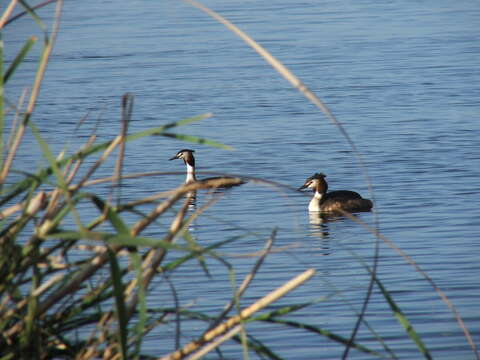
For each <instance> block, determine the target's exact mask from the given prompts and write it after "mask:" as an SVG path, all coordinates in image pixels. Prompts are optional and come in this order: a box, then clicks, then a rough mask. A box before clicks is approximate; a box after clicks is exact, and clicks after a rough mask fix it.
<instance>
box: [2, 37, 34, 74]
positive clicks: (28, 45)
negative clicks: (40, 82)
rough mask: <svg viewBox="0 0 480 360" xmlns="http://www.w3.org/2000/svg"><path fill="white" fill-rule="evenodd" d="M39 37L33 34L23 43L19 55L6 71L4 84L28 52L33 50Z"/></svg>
mask: <svg viewBox="0 0 480 360" xmlns="http://www.w3.org/2000/svg"><path fill="white" fill-rule="evenodd" d="M37 40H38V39H37V37H36V36H31V37H30V39H28V40H27V41H26V42H25V44H24V45H23V47H22V49H21V50H20V51H19V52H18V54H17V56H16V57H15V59H13V61H12V63H11V64H10V66H9V67H8V69H7V71H6V72H5V75H4V76H3V84H6V83H7V82H8V80H9V79H10V77H11V76H12V75H13V73H14V72H15V70H16V69H17V68H18V67H19V66H20V64H21V63H22V62H23V60H24V59H25V56H27V54H28V52H29V51H30V50H31V48H32V47H33V45H35V43H36V42H37Z"/></svg>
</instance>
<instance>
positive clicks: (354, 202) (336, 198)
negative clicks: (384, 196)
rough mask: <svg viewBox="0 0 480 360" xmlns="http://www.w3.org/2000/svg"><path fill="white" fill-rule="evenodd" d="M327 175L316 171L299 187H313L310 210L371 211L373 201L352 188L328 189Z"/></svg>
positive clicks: (328, 211) (334, 211)
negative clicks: (329, 190) (351, 189)
mask: <svg viewBox="0 0 480 360" xmlns="http://www.w3.org/2000/svg"><path fill="white" fill-rule="evenodd" d="M325 177H326V175H325V174H322V173H316V174H313V175H312V176H310V177H309V178H308V179H307V180H305V183H304V184H303V185H302V186H301V187H300V188H299V189H298V190H302V189H313V191H314V193H313V198H312V200H310V203H309V204H308V211H312V212H322V213H341V212H342V211H347V212H351V213H353V212H360V211H370V210H371V209H372V207H373V203H372V202H371V201H370V200H368V199H364V198H362V196H361V195H360V194H359V193H356V192H355V191H350V190H336V191H331V192H327V191H328V184H327V181H326V180H325Z"/></svg>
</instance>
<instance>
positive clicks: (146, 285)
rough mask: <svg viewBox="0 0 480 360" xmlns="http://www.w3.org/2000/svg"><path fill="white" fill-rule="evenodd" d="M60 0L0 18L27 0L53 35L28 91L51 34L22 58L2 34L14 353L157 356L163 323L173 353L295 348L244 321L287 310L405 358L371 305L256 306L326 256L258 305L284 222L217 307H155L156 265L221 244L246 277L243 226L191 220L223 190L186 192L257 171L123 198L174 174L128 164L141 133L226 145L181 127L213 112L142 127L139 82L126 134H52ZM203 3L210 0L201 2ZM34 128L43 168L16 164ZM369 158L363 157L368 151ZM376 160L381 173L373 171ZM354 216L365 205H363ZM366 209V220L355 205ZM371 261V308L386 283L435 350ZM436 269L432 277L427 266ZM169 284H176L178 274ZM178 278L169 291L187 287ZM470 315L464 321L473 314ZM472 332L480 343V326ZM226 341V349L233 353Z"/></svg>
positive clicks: (164, 267) (8, 299)
mask: <svg viewBox="0 0 480 360" xmlns="http://www.w3.org/2000/svg"><path fill="white" fill-rule="evenodd" d="M47 4H49V5H51V6H52V11H54V12H55V14H56V15H55V21H54V23H53V25H52V30H48V29H47V26H46V25H45V24H44V23H43V21H42V19H41V18H40V17H38V15H37V14H36V12H35V10H34V9H33V8H32V7H30V6H28V5H27V4H26V3H25V2H24V1H19V2H18V4H17V2H16V1H11V2H10V3H9V6H7V8H6V9H5V10H3V11H4V13H3V14H1V20H0V30H2V29H3V28H4V27H5V26H15V19H16V17H12V14H13V11H14V9H16V8H19V7H20V5H21V6H23V10H24V11H25V15H24V16H30V17H32V19H34V21H36V23H37V24H38V26H39V28H40V29H42V30H43V31H44V34H45V36H44V39H43V44H40V45H41V48H42V50H41V55H40V58H39V60H38V70H37V73H36V74H35V80H34V83H33V84H32V86H31V89H30V91H29V92H28V93H27V92H25V93H24V94H23V95H22V96H21V98H20V99H18V100H15V101H13V100H12V99H8V97H7V96H5V94H6V93H5V91H4V89H5V85H6V84H7V83H9V82H11V81H14V79H15V74H16V72H17V70H18V69H19V68H21V66H22V64H23V63H24V61H25V59H26V57H27V56H28V54H29V53H30V51H31V49H32V48H33V47H34V46H40V45H39V44H38V39H37V38H36V37H34V36H32V37H31V38H29V39H26V41H25V44H24V46H23V47H22V48H21V50H20V51H19V53H18V54H15V56H11V55H10V54H9V56H8V58H9V59H12V60H11V61H10V62H9V64H8V66H7V64H6V61H5V57H6V56H4V53H3V52H4V47H3V42H2V43H1V46H0V74H1V75H2V76H1V84H0V86H1V89H0V90H1V91H0V135H1V140H0V141H1V149H0V150H1V151H0V153H1V158H0V169H1V173H0V187H1V188H0V190H1V196H0V222H1V227H0V333H1V336H0V359H18V358H29V357H35V358H40V359H49V358H62V357H64V358H76V359H89V358H105V359H110V358H112V359H117V358H119V359H120V358H121V359H130V358H148V356H147V355H146V354H145V352H144V351H143V347H142V344H143V343H144V339H145V336H146V335H147V334H149V333H150V332H152V331H153V329H155V328H158V327H162V326H169V327H172V326H173V327H175V328H176V329H177V331H175V332H174V335H172V336H173V337H174V339H173V340H172V341H173V342H174V343H175V348H176V349H177V350H176V351H175V352H173V353H170V354H166V351H161V352H162V353H165V357H164V358H165V359H181V358H184V357H186V356H190V355H192V354H193V355H192V356H193V357H192V358H198V357H201V356H203V355H205V354H206V353H208V352H210V351H214V350H215V349H217V351H218V349H219V348H220V346H221V344H222V343H223V342H224V341H227V340H229V339H233V340H234V341H236V342H237V343H238V344H240V345H239V346H241V349H242V351H243V352H244V354H245V356H247V353H248V352H253V353H256V354H258V355H259V356H261V357H264V358H271V359H278V358H281V354H276V353H274V352H273V351H272V350H271V349H270V348H269V344H263V343H262V342H260V341H259V340H258V339H256V338H255V337H252V336H251V334H249V333H248V332H247V331H246V329H245V326H244V325H245V324H246V323H247V322H252V321H257V322H268V323H275V324H277V325H278V326H282V327H284V328H294V329H297V330H298V329H301V330H302V331H305V332H309V333H315V334H318V336H321V337H325V338H328V339H330V340H331V341H333V342H336V343H337V344H338V346H341V347H344V348H345V352H344V357H347V356H348V352H349V349H350V348H354V349H356V350H357V351H361V352H364V353H367V354H369V355H370V356H372V357H389V358H395V352H394V350H393V349H390V348H389V347H388V346H387V345H386V344H385V342H384V341H383V340H382V338H381V334H380V335H377V334H375V337H377V339H378V342H379V344H381V347H382V348H383V350H384V352H383V353H381V354H380V353H378V352H377V351H375V350H372V349H370V348H369V347H367V346H363V345H362V344H360V343H358V342H357V341H356V332H357V330H358V327H359V326H360V324H366V322H365V319H364V312H362V313H360V314H358V317H357V325H356V327H355V329H353V331H352V335H351V337H350V338H344V337H342V336H340V335H337V334H335V333H331V332H329V331H328V330H326V329H322V328H320V327H316V326H312V325H310V324H307V323H300V322H298V321H293V320H291V319H289V318H288V315H290V314H292V313H294V312H296V311H298V310H300V309H305V308H307V307H308V306H310V305H312V304H314V303H315V302H317V301H318V299H311V300H309V301H306V302H305V303H301V304H290V305H289V306H285V307H280V308H276V309H275V310H264V312H263V313H262V314H261V315H256V313H257V312H258V311H260V310H262V309H264V308H265V307H266V306H268V305H269V304H271V303H272V302H274V301H276V300H277V299H278V298H280V297H281V296H283V295H284V294H286V293H287V292H289V291H292V290H294V289H295V288H296V287H297V286H300V285H301V284H303V283H304V282H306V281H307V280H308V279H309V278H311V277H312V276H314V274H315V271H314V270H313V269H306V270H305V272H304V273H302V274H296V276H292V280H291V281H290V282H288V283H286V284H285V285H284V286H282V287H281V288H278V289H272V292H271V293H269V294H265V296H264V297H263V298H261V299H258V301H257V302H255V303H254V304H251V306H248V307H246V308H240V306H239V302H240V299H241V297H242V295H243V293H244V292H245V290H246V289H247V288H248V287H249V286H251V285H252V284H254V279H255V274H256V273H257V271H258V269H259V268H260V267H261V265H262V263H263V261H264V259H265V257H266V256H268V254H269V251H270V249H271V247H272V244H273V242H274V239H275V236H276V230H275V229H272V233H271V236H270V238H268V239H265V246H264V249H263V250H262V251H261V252H260V253H259V254H258V258H257V260H256V262H255V264H254V266H253V267H252V269H251V272H250V274H249V275H248V276H247V277H246V278H245V279H244V281H243V282H242V283H241V284H240V286H238V287H237V286H235V282H234V281H232V287H233V288H234V291H232V293H233V295H232V298H231V300H230V301H229V302H228V303H227V304H226V305H225V307H224V309H222V310H221V311H219V314H218V315H217V316H215V317H212V316H210V315H207V314H204V313H199V312H194V311H189V310H188V309H185V308H182V307H180V306H176V307H172V308H152V307H151V306H150V305H149V303H148V299H149V293H150V291H151V284H152V283H153V281H154V279H155V278H156V277H162V278H164V279H169V278H170V276H171V275H172V274H174V273H175V272H176V271H178V270H179V269H181V268H182V266H185V264H187V263H189V262H192V261H194V262H195V263H197V264H198V268H199V271H205V272H206V273H208V269H206V262H205V259H206V258H214V259H216V260H217V261H220V262H221V263H223V264H224V265H225V271H226V272H227V273H229V274H230V275H231V277H232V278H233V274H234V273H235V269H234V268H233V267H232V265H231V264H229V262H228V260H227V259H225V258H222V257H221V255H219V253H218V252H217V250H218V249H221V247H222V246H224V245H225V244H228V243H229V242H232V241H235V240H236V239H237V238H238V237H234V236H232V237H229V238H228V237H227V238H225V239H224V240H223V241H221V242H218V243H215V244H212V245H210V246H208V247H203V246H201V245H200V244H198V243H196V242H195V240H194V237H193V236H192V235H191V234H190V232H189V224H191V222H192V221H193V220H194V219H195V218H197V217H199V216H202V213H203V212H204V211H205V209H206V208H207V207H209V206H211V205H212V204H213V203H215V201H216V200H217V198H216V197H215V196H213V197H212V200H211V201H210V202H208V203H207V204H206V205H205V206H203V207H202V208H199V209H196V210H194V211H191V210H190V211H189V205H190V199H189V198H188V196H187V197H186V195H188V194H191V193H192V192H193V191H197V190H201V189H211V188H217V187H219V186H224V185H235V184H239V183H241V182H242V181H243V179H239V178H231V177H225V178H220V179H216V180H210V181H205V182H201V183H200V182H199V183H192V184H188V185H182V186H180V187H178V188H176V189H173V190H171V191H169V192H166V193H158V194H155V195H153V196H150V197H148V198H140V199H135V200H133V201H130V202H128V203H122V202H121V201H119V198H118V194H117V193H115V189H118V188H120V187H121V185H122V184H123V183H124V182H125V181H128V180H129V179H132V178H138V177H144V176H161V175H162V174H161V173H148V174H126V173H125V172H124V170H123V165H122V164H123V158H124V156H125V144H126V143H127V142H130V141H137V140H139V139H143V138H145V137H149V136H166V137H169V138H172V137H173V138H177V139H178V140H180V141H190V142H194V143H202V144H206V145H210V146H217V147H225V146H224V145H222V144H220V143H217V142H215V141H211V140H208V139H203V138H197V137H192V136H185V135H182V134H178V133H172V131H176V130H177V128H179V127H181V126H186V125H188V124H190V123H193V122H196V121H201V120H202V119H204V118H206V117H209V116H210V114H205V115H200V116H195V117H192V118H188V119H184V120H179V121H177V122H172V123H169V124H166V125H164V126H161V127H156V128H152V129H149V130H146V131H142V132H139V133H133V134H130V133H129V131H128V128H129V120H130V117H131V114H132V111H133V97H132V96H131V95H130V94H125V95H124V97H123V98H122V116H121V118H120V119H119V131H118V135H117V136H116V137H115V138H113V139H100V140H99V139H97V138H96V135H95V134H93V135H91V137H90V138H89V139H88V141H86V142H85V144H84V145H83V146H82V147H81V148H79V149H69V151H62V152H61V153H60V154H55V153H54V152H53V150H52V149H51V147H50V146H49V144H48V143H47V142H46V141H45V140H44V139H43V137H42V135H41V131H40V130H39V129H38V128H37V125H36V123H35V116H34V114H35V107H36V103H37V100H38V98H39V96H40V89H41V86H42V80H43V77H44V75H45V71H46V68H47V65H48V62H49V59H50V57H51V53H52V49H53V46H54V43H55V37H56V34H57V32H58V31H59V26H58V23H59V21H60V17H61V9H62V1H47V2H45V3H44V4H42V5H47ZM16 5H17V6H16ZM195 5H196V6H199V7H201V8H202V6H201V5H199V4H195ZM202 9H203V10H204V11H206V12H207V13H209V14H210V15H211V16H213V17H214V18H216V19H217V20H218V21H220V22H222V23H223V24H224V25H226V26H227V27H228V28H230V29H231V30H232V31H234V32H236V33H237V34H238V35H239V36H240V37H241V38H243V39H244V40H245V41H246V42H247V43H248V44H249V45H250V46H252V47H253V48H254V49H255V50H256V51H258V52H259V53H260V54H261V55H262V56H264V57H265V58H267V60H268V61H269V62H270V63H271V64H272V66H273V67H275V68H276V69H277V70H278V71H279V72H280V74H281V75H282V76H284V77H285V78H286V79H287V80H288V81H290V82H291V83H292V85H293V86H294V87H296V88H298V89H299V90H300V91H301V92H302V93H303V94H304V95H305V96H306V97H307V99H309V100H310V101H312V102H313V103H314V104H315V105H317V106H318V107H319V109H320V110H321V111H322V112H324V113H325V115H326V116H327V117H328V118H329V119H330V120H331V121H332V122H333V123H334V124H335V125H336V126H338V127H339V129H340V131H341V132H342V133H343V134H344V135H345V136H346V138H347V139H348V141H349V142H350V144H351V146H352V148H353V149H354V150H356V149H355V146H354V144H353V142H352V141H351V140H350V138H349V137H348V134H347V132H346V131H345V130H344V129H343V128H342V127H341V126H340V124H339V123H338V122H337V121H336V119H335V117H334V116H333V115H332V114H331V113H330V111H329V110H328V109H327V107H326V106H325V105H324V104H323V103H322V102H321V101H320V99H318V98H317V97H316V96H315V94H313V93H312V92H311V91H310V90H308V88H306V87H305V86H304V85H303V84H302V83H301V82H300V80H298V79H297V78H296V77H295V76H294V75H293V74H291V73H290V72H289V71H288V69H286V68H285V67H284V66H283V65H282V64H280V63H279V62H277V61H276V60H275V59H274V58H272V57H271V56H270V55H269V54H268V53H267V52H266V51H265V50H264V49H262V48H261V47H259V46H258V44H256V43H255V42H254V41H253V40H252V39H250V38H249V37H248V36H246V35H245V34H243V33H242V32H241V31H240V30H239V29H237V28H236V27H235V26H233V25H232V24H230V23H228V22H227V21H226V20H224V19H223V18H221V17H219V16H218V15H217V14H215V13H213V12H211V11H209V10H208V9H205V8H202ZM0 35H3V33H0ZM0 40H2V39H0ZM80 123H81V121H80V120H79V124H80ZM7 125H8V126H7ZM7 129H8V131H7ZM27 132H30V133H31V134H33V136H34V138H35V139H36V141H37V144H38V147H39V148H40V149H41V152H42V156H43V158H44V159H45V163H46V164H47V165H46V166H45V167H43V168H40V169H39V170H38V171H36V172H35V173H25V172H20V171H17V170H15V161H16V159H17V157H18V156H17V155H18V152H19V149H21V147H22V146H26V145H24V143H23V141H24V138H25V134H26V133H27ZM67 153H70V155H67ZM358 159H359V161H360V162H362V159H361V157H360V156H359V155H358ZM112 162H113V163H114V166H113V167H112V168H113V171H112V174H111V176H109V177H99V176H98V175H97V173H98V169H100V168H101V167H102V166H104V165H105V164H107V163H112ZM365 174H366V178H367V179H368V174H367V173H366V172H365ZM100 183H108V184H111V189H112V190H111V192H110V193H109V194H107V195H105V194H104V193H96V192H93V191H92V190H90V189H91V188H92V186H93V185H96V184H100ZM116 195H117V196H116ZM86 213H88V214H95V216H94V218H93V220H92V219H90V217H91V216H90V217H89V220H88V221H85V218H86V217H85V216H84V214H86ZM128 214H136V215H137V216H139V220H137V221H136V222H135V223H133V224H131V225H129V222H128V221H126V220H125V217H126V216H127V215H128ZM345 216H349V217H351V215H349V214H345ZM159 218H165V219H169V225H168V227H167V228H166V229H165V231H164V233H163V234H162V235H161V236H158V237H151V236H144V235H143V234H144V233H148V230H149V228H151V227H152V225H153V224H155V223H156V221H157V220H158V219H159ZM352 220H354V221H357V219H356V218H353V217H352ZM372 231H373V232H374V233H376V232H375V231H374V230H372ZM152 232H153V233H155V231H152ZM178 238H184V239H185V241H184V242H182V244H183V245H179V244H178V243H176V242H175V240H176V239H178ZM377 240H378V241H380V240H384V241H386V242H388V239H384V238H383V237H382V236H381V235H379V234H377ZM392 246H393V244H392ZM377 249H378V246H377ZM172 252H174V253H175V254H176V256H175V257H174V260H172V259H170V258H168V257H167V256H166V254H167V253H172ZM414 266H416V265H415V264H414ZM364 267H365V270H366V271H367V272H368V273H369V274H370V275H371V282H370V287H369V289H367V290H368V291H367V296H366V299H365V302H364V311H365V309H366V305H367V304H368V302H369V299H370V294H371V292H372V289H373V287H376V288H378V289H379V291H380V292H381V293H382V295H383V297H384V299H385V301H386V303H388V305H389V306H390V308H391V309H392V314H394V316H395V317H396V318H397V319H398V321H399V322H400V324H401V325H402V326H403V327H404V328H405V333H406V336H409V337H410V338H411V339H412V341H413V342H414V343H415V344H416V345H417V347H418V351H419V354H421V355H422V356H423V357H425V358H427V359H428V358H431V355H430V353H429V351H428V350H427V348H426V347H425V345H424V344H423V342H422V340H421V338H420V336H419V335H418V334H417V332H415V330H414V329H413V327H412V326H411V324H410V322H409V321H408V319H407V318H406V317H405V316H404V314H403V313H402V311H401V309H400V308H399V306H398V305H397V304H396V303H395V301H394V299H393V298H392V296H391V295H390V294H389V292H388V290H387V289H386V288H385V286H384V285H383V284H382V283H381V281H380V280H379V279H378V278H377V277H376V276H375V274H376V262H375V263H374V266H373V267H369V266H367V265H364ZM425 276H426V274H425ZM426 278H427V279H428V280H429V281H431V280H430V279H429V278H428V277H427V276H426ZM432 284H433V282H432ZM433 285H434V284H433ZM165 286H166V287H167V288H168V287H169V285H168V281H166V282H165ZM171 289H174V286H171ZM171 289H170V290H169V291H172V292H173V293H174V290H171ZM450 306H451V305H450ZM452 309H453V307H452ZM192 319H194V320H198V321H202V322H204V323H205V327H204V329H205V330H204V332H203V333H199V334H198V336H197V338H196V341H193V342H191V343H187V344H182V343H181V341H180V338H181V333H180V330H179V329H180V325H181V324H182V323H183V322H185V321H188V320H192ZM457 319H458V320H459V323H460V324H461V326H462V322H461V319H460V318H459V317H457ZM367 325H368V324H367ZM464 329H465V328H464ZM465 333H466V337H467V339H468V340H469V341H470V343H471V344H472V348H473V349H474V351H476V350H475V345H474V344H473V342H472V341H471V339H470V338H469V334H468V331H467V330H466V329H465ZM218 354H219V357H221V353H220V352H218Z"/></svg>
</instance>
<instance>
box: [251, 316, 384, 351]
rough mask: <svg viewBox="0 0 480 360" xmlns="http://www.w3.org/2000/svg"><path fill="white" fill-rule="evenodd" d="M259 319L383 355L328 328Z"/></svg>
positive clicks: (294, 322)
mask: <svg viewBox="0 0 480 360" xmlns="http://www.w3.org/2000/svg"><path fill="white" fill-rule="evenodd" d="M259 318H261V316H260V317H257V318H255V319H252V320H256V319H259ZM260 320H261V321H267V322H270V323H274V324H281V325H287V326H290V327H294V328H298V329H303V330H307V331H310V332H313V333H316V334H319V335H322V336H325V337H326V338H328V339H330V340H333V341H335V342H338V343H340V344H343V345H348V344H349V343H350V346H351V347H352V348H354V349H357V350H358V351H361V352H364V353H366V354H370V355H374V356H377V357H380V358H383V357H384V355H382V354H380V353H378V352H377V351H375V350H371V349H369V348H367V347H366V346H363V345H360V344H357V343H355V342H350V339H347V338H344V337H343V336H340V335H337V334H334V333H332V332H330V331H328V330H325V329H322V328H319V327H317V326H313V325H309V324H304V323H300V322H296V321H291V320H282V319H277V318H272V317H267V318H265V319H260Z"/></svg>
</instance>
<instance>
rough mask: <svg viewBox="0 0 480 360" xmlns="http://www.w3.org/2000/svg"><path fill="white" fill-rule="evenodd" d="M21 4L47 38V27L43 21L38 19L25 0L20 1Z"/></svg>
mask: <svg viewBox="0 0 480 360" xmlns="http://www.w3.org/2000/svg"><path fill="white" fill-rule="evenodd" d="M19 2H20V4H21V5H22V6H23V7H24V8H25V11H26V12H27V13H28V14H29V15H30V16H31V17H32V18H33V20H34V21H35V22H36V23H37V25H38V27H39V28H40V29H42V31H43V32H44V33H45V37H46V38H47V27H46V26H45V24H44V23H43V21H42V20H41V19H40V18H39V17H38V15H37V14H36V13H35V10H33V9H32V8H31V7H30V5H28V4H27V3H26V2H25V1H24V0H19Z"/></svg>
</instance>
